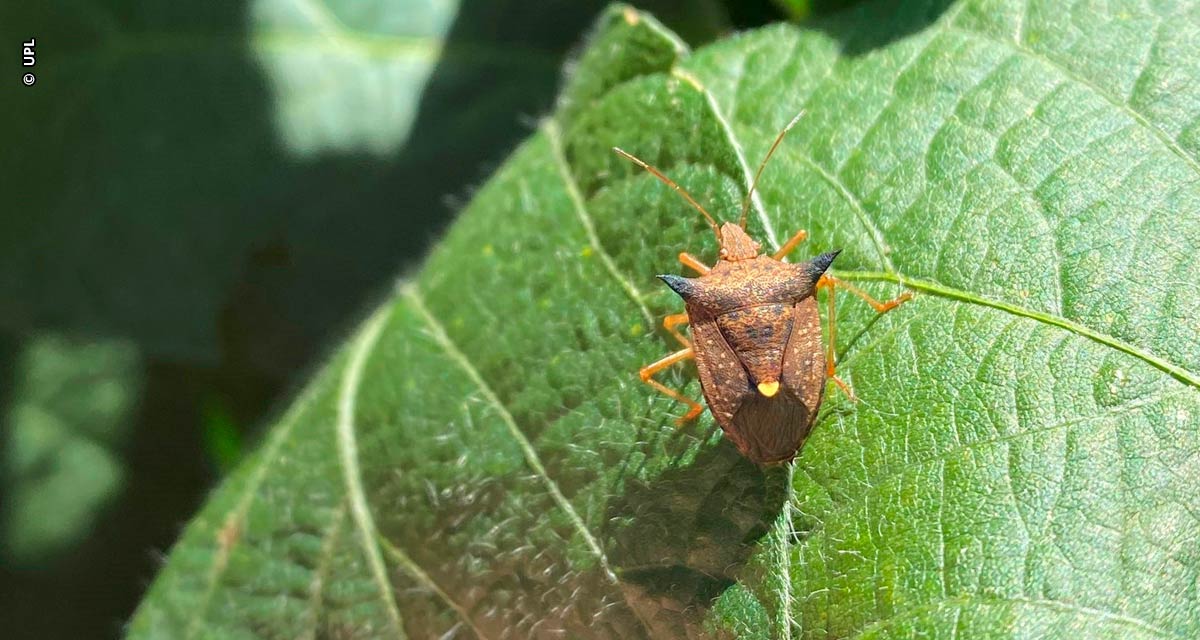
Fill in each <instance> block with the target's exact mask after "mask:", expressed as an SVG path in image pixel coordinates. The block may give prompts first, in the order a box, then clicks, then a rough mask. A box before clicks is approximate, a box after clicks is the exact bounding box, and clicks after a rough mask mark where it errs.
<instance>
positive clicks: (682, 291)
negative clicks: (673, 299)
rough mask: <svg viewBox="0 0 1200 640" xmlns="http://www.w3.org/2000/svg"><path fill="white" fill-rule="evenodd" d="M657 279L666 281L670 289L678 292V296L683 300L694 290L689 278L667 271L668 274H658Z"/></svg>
mask: <svg viewBox="0 0 1200 640" xmlns="http://www.w3.org/2000/svg"><path fill="white" fill-rule="evenodd" d="M658 279H659V280H662V281H663V282H665V283H667V286H668V287H671V290H672V291H674V292H675V293H678V294H679V297H681V298H683V299H685V300H686V299H687V298H688V297H689V296H691V295H692V293H693V292H694V291H695V290H696V288H695V285H694V284H693V283H692V280H691V278H684V277H681V276H676V275H671V274H669V273H668V274H662V275H659V276H658Z"/></svg>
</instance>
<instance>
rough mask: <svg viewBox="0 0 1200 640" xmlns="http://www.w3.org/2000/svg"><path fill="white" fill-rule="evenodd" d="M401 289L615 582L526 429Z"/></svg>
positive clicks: (414, 295) (413, 292)
mask: <svg viewBox="0 0 1200 640" xmlns="http://www.w3.org/2000/svg"><path fill="white" fill-rule="evenodd" d="M402 292H403V295H404V297H406V298H407V299H408V300H409V302H411V303H412V305H413V308H414V309H415V310H416V311H417V313H419V314H420V315H421V317H422V318H423V319H424V320H425V324H426V325H427V326H428V327H429V330H430V332H431V333H432V336H433V339H434V340H435V341H436V342H437V343H438V345H440V346H441V347H442V350H443V351H445V352H446V355H448V356H449V357H450V359H451V360H453V361H454V362H455V363H456V364H457V365H458V366H459V368H461V369H462V370H463V371H464V372H465V373H466V374H467V377H469V378H470V379H471V381H472V382H474V383H475V386H477V387H479V391H480V393H482V394H483V396H484V398H486V399H487V401H488V403H489V404H491V405H492V406H493V407H494V408H495V409H496V412H497V413H498V414H499V415H500V419H501V420H502V421H503V422H504V425H505V426H506V427H507V428H508V432H509V434H511V435H512V437H513V439H514V440H516V442H517V445H518V446H519V447H520V448H521V452H522V454H523V455H524V457H525V462H526V464H528V465H529V466H530V468H531V469H533V471H534V473H535V474H536V475H537V476H538V478H539V479H540V480H541V481H542V483H543V484H544V485H545V486H546V490H547V491H549V492H550V495H551V497H552V498H553V499H554V502H555V503H556V504H557V505H558V507H559V508H560V509H562V510H563V512H564V513H566V515H567V517H568V518H569V519H570V520H571V524H572V525H574V527H575V529H576V531H578V533H579V535H580V536H581V537H582V538H583V539H584V542H585V543H586V544H587V546H588V548H589V549H591V551H592V554H593V555H595V557H596V559H597V560H598V561H599V562H600V566H601V567H602V568H603V570H604V573H605V575H606V577H607V578H608V580H609V582H612V583H614V584H616V583H617V577H616V574H614V573H613V571H612V569H611V568H610V567H609V564H608V557H607V556H606V555H605V553H604V550H603V549H601V547H600V543H599V542H598V541H597V540H596V537H595V536H593V535H592V532H591V531H590V530H589V529H588V528H587V525H585V524H584V522H583V519H582V518H581V517H580V516H579V513H578V512H577V511H575V507H573V506H572V505H571V503H570V501H568V500H567V498H566V496H564V495H563V493H562V490H560V489H559V487H558V483H556V482H555V481H554V479H553V478H551V477H550V474H549V473H548V472H547V471H546V467H545V465H543V464H542V461H541V458H540V457H539V456H538V453H537V450H536V449H534V447H533V443H531V442H530V441H529V438H527V437H525V433H524V432H523V431H521V428H520V427H519V426H517V421H516V419H514V418H513V417H512V414H511V413H509V412H508V408H507V407H505V406H504V403H502V402H501V401H500V397H499V396H497V395H496V392H495V391H493V390H492V388H491V387H490V386H489V385H488V384H487V381H485V380H484V379H483V376H482V375H481V374H480V373H479V371H478V370H477V369H476V368H475V365H473V364H471V361H470V360H468V359H467V356H466V354H464V353H463V352H462V351H460V350H459V348H458V346H457V345H455V344H454V342H453V341H452V340H451V339H450V336H449V334H447V333H446V330H445V328H444V327H443V326H442V323H441V322H440V321H439V320H438V319H437V318H436V317H435V316H434V315H433V314H432V312H430V310H429V308H428V307H427V306H426V305H425V301H424V298H423V296H422V295H421V293H420V291H419V290H418V289H417V287H416V286H415V285H406V286H405V287H404V288H403V290H402Z"/></svg>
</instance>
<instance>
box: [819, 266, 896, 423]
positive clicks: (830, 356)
mask: <svg viewBox="0 0 1200 640" xmlns="http://www.w3.org/2000/svg"><path fill="white" fill-rule="evenodd" d="M835 286H838V287H842V288H844V289H846V290H847V291H849V292H850V293H853V294H854V295H856V296H858V297H860V298H862V299H863V300H864V301H866V303H867V304H869V305H871V308H872V309H874V310H875V311H876V312H878V313H887V312H888V311H891V310H892V309H895V308H896V307H898V306H900V305H902V304H904V303H905V302H908V301H909V300H912V293H911V292H908V291H905V292H904V293H902V294H900V295H899V296H897V297H895V298H893V299H892V300H888V301H887V302H880V301H878V300H876V299H875V298H872V297H871V296H870V295H868V294H867V292H866V291H863V290H862V289H859V288H858V287H856V286H854V285H852V284H850V283H849V282H846V281H845V280H840V279H838V278H835V277H833V276H831V275H829V274H825V275H823V276H821V279H820V280H819V281H817V287H818V288H819V287H824V288H826V289H829V295H828V296H827V297H826V299H825V302H826V304H827V305H828V314H829V344H827V345H826V346H825V373H826V374H827V375H828V376H829V379H830V380H833V381H834V383H836V384H837V386H838V388H840V389H841V390H842V392H843V393H845V394H846V397H847V398H849V399H850V400H851V401H853V402H857V401H858V398H857V397H855V395H854V390H853V389H851V388H850V385H848V384H846V382H845V381H844V380H842V379H841V378H839V377H837V374H836V372H837V363H836V362H835V360H834V353H835V352H836V349H835V344H836V342H837V322H836V319H835V318H834V313H835V307H834V303H833V289H834V287H835Z"/></svg>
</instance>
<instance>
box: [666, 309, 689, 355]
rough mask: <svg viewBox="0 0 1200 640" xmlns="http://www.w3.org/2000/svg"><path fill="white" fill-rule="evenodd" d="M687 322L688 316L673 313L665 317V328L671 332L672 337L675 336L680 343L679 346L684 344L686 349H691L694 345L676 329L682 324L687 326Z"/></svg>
mask: <svg viewBox="0 0 1200 640" xmlns="http://www.w3.org/2000/svg"><path fill="white" fill-rule="evenodd" d="M687 321H688V314H686V313H673V314H671V315H669V316H663V328H664V329H666V330H667V331H670V332H671V335H673V336H675V339H676V340H678V341H679V344H682V345H683V346H685V347H691V346H692V343H691V342H690V341H689V340H688V339H687V337H686V336H684V335H683V334H682V333H679V329H676V328H675V327H678V326H679V325H681V324H687Z"/></svg>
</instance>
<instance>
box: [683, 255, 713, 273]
mask: <svg viewBox="0 0 1200 640" xmlns="http://www.w3.org/2000/svg"><path fill="white" fill-rule="evenodd" d="M679 261H680V262H682V263H683V266H685V267H687V268H689V269H691V270H692V271H695V272H696V273H698V274H700V275H704V274H706V273H708V272H709V271H710V269H709V268H708V267H707V266H705V264H704V263H703V262H700V259H699V258H697V257H696V256H694V255H692V254H690V253H688V252H686V251H684V252H683V253H681V254H679Z"/></svg>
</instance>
